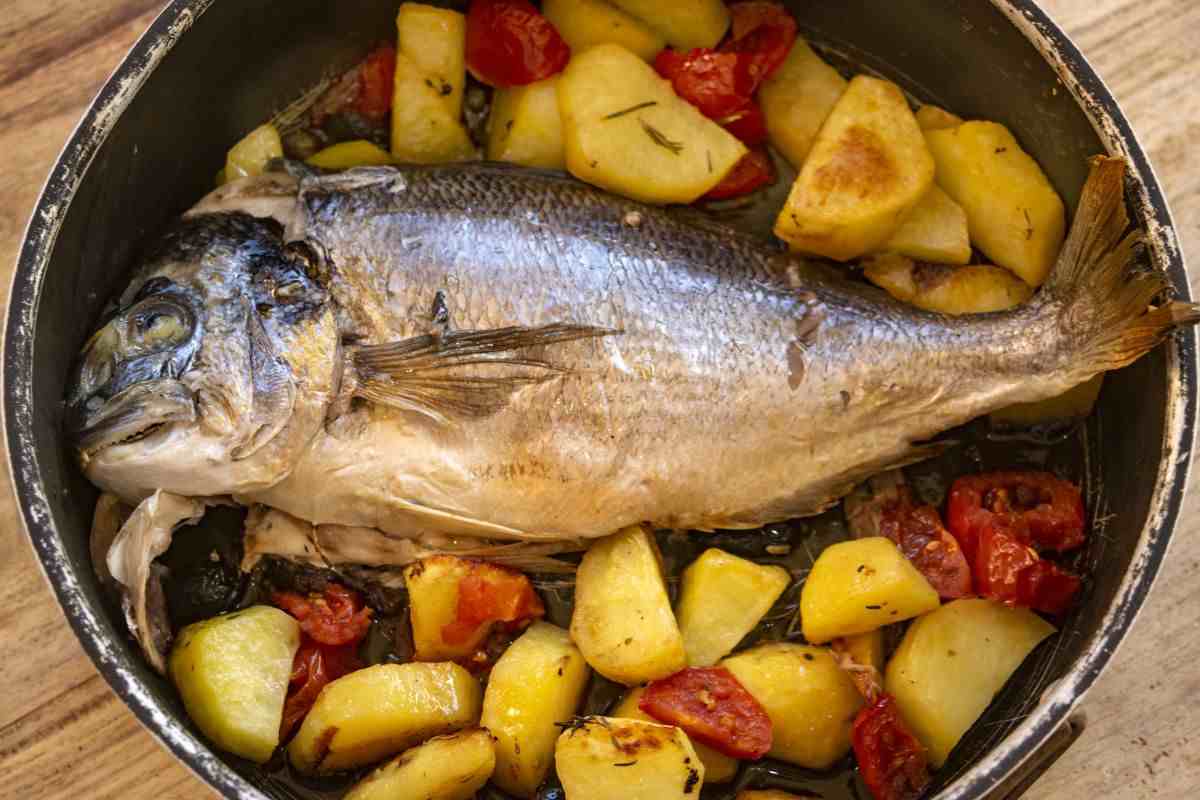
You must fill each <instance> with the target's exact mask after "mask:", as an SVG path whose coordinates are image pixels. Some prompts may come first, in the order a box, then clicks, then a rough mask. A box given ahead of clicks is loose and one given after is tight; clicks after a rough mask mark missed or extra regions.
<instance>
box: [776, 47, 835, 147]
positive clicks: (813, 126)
mask: <svg viewBox="0 0 1200 800" xmlns="http://www.w3.org/2000/svg"><path fill="white" fill-rule="evenodd" d="M847 85H848V84H847V81H846V79H845V78H843V77H842V76H841V75H840V74H839V73H838V71H837V70H836V69H834V68H833V67H831V66H829V65H828V64H826V63H825V62H824V61H823V60H822V59H821V57H820V56H818V55H817V54H816V53H814V52H813V50H812V48H811V47H809V46H808V42H806V41H804V40H803V39H801V38H797V39H796V43H795V44H794V45H792V49H791V51H790V52H789V53H788V57H787V60H786V61H784V62H783V64H782V65H781V66H780V67H779V69H778V70H776V72H775V74H774V75H772V76H771V77H770V78H769V79H768V80H767V82H766V83H764V84H763V86H762V88H761V89H759V90H758V102H759V105H761V106H762V110H763V115H764V116H765V117H766V118H767V134H768V136H769V137H770V140H771V144H772V145H773V146H774V147H775V149H776V150H778V151H779V152H780V153H782V154H783V157H784V158H786V159H787V160H788V161H790V162H791V163H792V166H793V167H795V168H796V169H800V167H802V166H803V165H804V160H805V159H806V158H807V157H808V151H809V150H811V149H812V144H813V141H815V140H816V138H817V132H818V131H819V130H821V125H822V123H824V122H825V118H826V117H828V116H829V112H830V111H832V110H833V107H834V105H836V104H837V101H838V100H839V99H840V98H841V96H842V94H843V93H844V92H845V91H846V86H847Z"/></svg>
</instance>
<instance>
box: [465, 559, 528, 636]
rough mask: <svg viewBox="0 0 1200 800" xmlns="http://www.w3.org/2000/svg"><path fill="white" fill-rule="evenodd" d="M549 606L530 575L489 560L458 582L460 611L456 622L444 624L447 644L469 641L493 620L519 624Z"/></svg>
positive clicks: (514, 624)
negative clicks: (488, 562)
mask: <svg viewBox="0 0 1200 800" xmlns="http://www.w3.org/2000/svg"><path fill="white" fill-rule="evenodd" d="M545 613H546V607H545V606H544V605H542V601H541V598H539V597H538V596H537V593H536V592H535V591H534V590H533V584H531V583H530V582H529V578H527V577H525V576H524V575H522V574H521V573H520V572H517V571H515V570H509V569H505V568H503V567H498V566H496V565H494V564H487V565H486V569H485V570H483V569H481V570H479V571H476V572H472V573H471V574H469V575H467V576H466V577H464V578H463V579H462V580H460V581H459V582H458V611H457V615H456V617H455V619H454V622H451V623H450V624H448V625H446V626H444V627H443V628H442V639H444V640H445V641H446V642H447V643H448V644H463V643H465V642H468V641H470V640H471V639H472V638H473V637H474V636H475V634H476V632H477V631H478V630H479V629H480V628H481V627H483V626H484V625H489V624H491V623H493V622H502V623H507V624H510V625H513V626H517V625H520V624H523V623H525V622H528V621H529V620H532V619H538V618H540V617H542V616H544V615H545Z"/></svg>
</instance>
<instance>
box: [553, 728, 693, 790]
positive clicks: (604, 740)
mask: <svg viewBox="0 0 1200 800" xmlns="http://www.w3.org/2000/svg"><path fill="white" fill-rule="evenodd" d="M554 759H555V763H556V765H557V771H558V779H559V780H560V781H562V785H563V790H564V791H565V792H566V795H567V800H695V798H698V797H699V796H700V788H701V787H702V786H703V785H704V764H702V763H701V762H700V759H699V758H697V757H696V751H695V750H694V749H692V743H691V742H689V741H688V737H687V736H686V735H685V734H684V732H683V731H681V730H680V729H679V728H675V727H672V726H669V725H656V724H652V723H649V722H641V721H640V720H632V719H615V718H613V717H584V718H582V719H579V720H577V721H576V722H574V723H573V724H571V725H569V726H568V727H567V728H566V729H565V730H564V731H563V732H562V735H561V736H559V737H558V743H557V745H556V746H555V748H554Z"/></svg>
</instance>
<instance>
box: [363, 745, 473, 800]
mask: <svg viewBox="0 0 1200 800" xmlns="http://www.w3.org/2000/svg"><path fill="white" fill-rule="evenodd" d="M495 766H496V753H495V748H494V746H493V744H492V736H491V734H490V733H488V732H487V731H485V730H481V729H479V728H473V729H471V730H466V731H459V732H458V733H452V734H450V735H449V736H438V737H435V738H433V739H430V740H429V741H427V742H425V744H422V745H418V746H417V747H414V748H412V749H410V750H405V751H404V752H403V753H401V754H400V755H399V756H397V757H396V758H394V759H392V760H391V761H389V762H388V763H386V764H384V765H383V766H382V767H380V768H379V769H377V770H375V771H374V772H372V773H371V774H370V775H368V776H367V777H365V778H363V779H362V780H361V781H359V782H358V783H356V784H355V785H354V788H353V789H351V790H350V791H349V792H348V793H347V794H346V796H345V798H343V800H471V798H472V797H474V796H475V793H476V792H478V791H479V790H480V789H482V788H483V785H484V784H485V783H487V782H488V778H489V777H491V774H492V770H493V769H494V768H495Z"/></svg>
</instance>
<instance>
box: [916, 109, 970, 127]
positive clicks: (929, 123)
mask: <svg viewBox="0 0 1200 800" xmlns="http://www.w3.org/2000/svg"><path fill="white" fill-rule="evenodd" d="M916 118H917V124H918V125H920V126H921V130H923V131H937V130H941V129H943V128H957V127H958V126H959V125H962V124H963V118H962V117H960V116H958V115H957V114H951V113H950V112H949V111H947V110H946V109H944V108H941V107H940V106H931V105H924V106H921V107H920V108H918V109H917V113H916Z"/></svg>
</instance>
